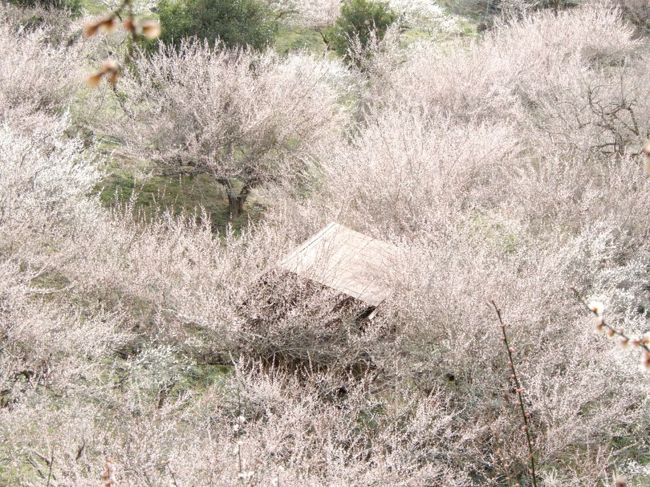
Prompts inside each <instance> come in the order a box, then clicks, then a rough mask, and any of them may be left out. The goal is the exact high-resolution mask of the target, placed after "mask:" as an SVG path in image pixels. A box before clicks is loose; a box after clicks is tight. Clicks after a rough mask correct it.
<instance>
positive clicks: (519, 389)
mask: <svg viewBox="0 0 650 487" xmlns="http://www.w3.org/2000/svg"><path fill="white" fill-rule="evenodd" d="M490 304H491V305H492V307H493V308H494V312H495V313H496V315H497V318H498V320H499V326H500V327H501V336H502V338H503V345H504V346H505V348H506V352H507V353H508V364H509V365H510V372H511V374H512V375H511V376H510V378H511V379H512V382H513V384H514V386H515V392H516V393H517V400H518V401H519V411H520V412H521V422H522V425H523V426H522V429H523V431H524V434H525V435H526V446H527V447H528V464H529V465H530V470H529V474H530V480H531V482H532V483H533V487H537V475H536V474H535V451H534V450H533V441H532V432H531V427H530V421H529V418H530V414H529V413H528V412H526V404H525V401H524V391H525V390H524V388H523V386H522V385H521V382H520V381H519V376H518V375H517V369H516V367H515V362H514V360H513V358H512V356H513V354H514V352H515V349H514V348H513V347H512V346H510V343H509V342H508V333H507V331H506V325H505V323H504V322H503V318H502V316H501V310H500V309H499V307H498V306H497V305H496V303H495V302H494V301H490Z"/></svg>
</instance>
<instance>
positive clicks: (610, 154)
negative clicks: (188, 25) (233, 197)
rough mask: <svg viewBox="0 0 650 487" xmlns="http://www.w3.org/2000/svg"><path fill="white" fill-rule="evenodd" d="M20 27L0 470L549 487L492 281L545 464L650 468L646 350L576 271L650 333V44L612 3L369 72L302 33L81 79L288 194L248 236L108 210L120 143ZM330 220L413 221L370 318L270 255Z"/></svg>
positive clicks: (131, 477)
mask: <svg viewBox="0 0 650 487" xmlns="http://www.w3.org/2000/svg"><path fill="white" fill-rule="evenodd" d="M0 35H2V36H4V37H3V38H2V39H3V42H2V43H1V44H0V46H1V47H0V49H3V48H5V46H13V47H15V48H16V49H14V50H11V49H8V50H7V51H6V54H7V56H14V57H15V56H19V57H18V58H17V59H20V60H22V64H20V65H18V67H16V68H14V69H20V70H22V71H21V72H25V73H27V75H25V76H26V78H25V79H29V80H32V81H30V83H31V84H30V83H22V84H21V83H19V82H18V81H11V80H14V79H15V80H18V77H19V75H16V77H15V78H12V77H10V78H8V79H9V80H10V81H11V83H13V84H12V85H11V86H14V87H15V89H16V90H18V91H16V92H14V91H9V90H7V93H6V94H4V93H5V92H4V91H3V90H4V88H5V85H4V84H3V85H1V86H0V93H2V97H3V98H0V103H2V105H1V106H2V110H3V113H4V114H5V115H4V118H3V125H2V128H1V129H0V159H1V160H2V165H0V256H2V259H1V261H0V370H1V372H0V438H2V439H3V440H2V442H0V462H1V465H2V468H0V481H2V482H5V483H7V484H10V485H15V484H19V485H20V484H21V483H22V484H23V485H42V484H44V483H47V482H48V480H47V479H48V478H49V479H50V484H51V485H98V484H99V482H100V480H101V479H102V472H108V473H106V474H105V475H104V477H105V479H104V480H105V481H106V482H108V480H106V478H109V477H111V476H112V477H113V478H114V481H115V482H116V483H117V484H118V485H157V484H171V485H235V484H237V483H238V482H239V483H241V484H244V485H324V484H328V485H446V486H447V485H448V486H454V485H457V486H467V485H508V483H510V484H514V483H515V482H519V484H520V485H529V484H530V477H529V475H528V474H527V465H528V448H527V446H526V441H525V437H524V436H523V434H522V431H521V417H520V415H519V413H518V410H517V408H518V407H519V405H518V404H517V402H516V393H517V391H516V384H513V383H512V381H511V378H510V371H509V365H508V359H507V356H506V354H505V353H504V351H503V347H502V344H501V342H500V340H501V335H500V330H499V327H498V325H497V324H496V323H495V316H494V310H493V309H491V308H490V307H489V306H488V302H489V301H490V300H494V301H495V302H496V303H498V305H499V307H500V308H501V309H502V312H503V319H504V323H505V324H506V325H507V327H508V339H509V342H510V345H511V346H512V347H513V348H514V351H513V352H512V353H513V360H514V361H515V362H516V364H517V375H518V379H519V382H520V384H519V385H520V386H521V387H523V388H524V389H525V394H524V397H525V400H526V401H527V402H526V404H525V407H526V411H527V412H528V413H530V417H529V420H530V428H531V431H532V433H533V435H532V438H531V442H532V447H533V451H534V452H535V455H536V458H535V460H536V468H537V470H538V471H537V477H538V479H539V481H540V483H541V485H548V486H560V485H561V486H567V485H568V486H584V485H611V483H612V479H613V478H614V476H615V475H618V474H625V475H627V476H628V478H630V479H632V480H637V479H638V480H639V481H643V480H644V479H645V478H647V471H646V472H645V473H644V468H646V469H647V467H644V466H643V465H639V464H638V462H639V461H640V459H642V458H643V454H644V452H647V450H648V447H649V445H648V439H647V431H648V428H649V427H650V417H649V415H648V411H650V404H649V399H648V398H650V382H648V378H647V372H644V371H643V370H641V369H640V364H639V361H638V357H636V356H635V355H634V354H628V353H621V351H620V350H619V349H617V348H615V347H612V346H610V344H609V343H607V341H606V340H602V339H601V338H600V337H598V335H596V334H595V333H593V324H592V323H591V321H590V320H589V317H588V316H586V315H585V312H584V309H583V308H582V307H581V306H580V304H579V303H576V302H575V299H574V296H573V294H572V292H571V290H570V289H571V288H572V287H573V288H576V289H577V290H578V291H579V292H580V293H581V294H582V295H584V296H586V297H595V298H598V299H600V300H602V301H604V302H606V304H607V307H608V320H610V321H611V322H616V323H617V324H618V325H620V326H621V327H622V328H624V329H625V330H626V331H629V333H631V334H634V335H639V336H641V335H643V334H644V333H647V331H648V328H647V326H648V325H647V316H648V311H647V310H648V309H650V296H649V295H648V281H649V279H650V267H649V259H648V255H650V248H649V244H648V242H650V239H649V237H650V235H649V232H650V231H649V229H650V221H649V218H650V216H649V215H650V196H649V195H650V191H649V190H650V187H649V185H650V182H649V181H648V179H647V178H645V177H644V173H643V170H642V167H641V166H642V161H641V160H640V157H639V156H638V155H637V152H638V151H639V149H640V146H641V143H642V142H643V139H644V137H645V131H646V130H647V123H648V122H647V120H648V110H647V103H648V99H647V96H646V93H645V91H644V89H647V88H646V84H644V83H643V82H642V81H643V80H644V79H645V77H646V73H647V67H646V63H645V59H647V54H646V53H645V47H644V45H643V43H642V42H641V41H637V40H632V32H631V29H630V28H629V27H628V26H626V25H625V24H623V23H622V22H621V20H620V18H619V13H618V12H617V11H615V10H610V9H608V8H605V7H602V6H586V7H584V8H580V9H575V10H572V11H570V12H566V13H561V14H560V15H558V16H557V17H556V16H554V15H547V14H543V13H542V14H536V15H535V16H533V17H530V18H528V17H526V18H525V19H523V20H521V21H520V22H516V23H513V24H511V25H507V26H506V25H504V26H500V27H498V28H497V29H495V30H494V32H492V33H490V34H489V35H488V36H486V37H485V38H483V39H481V40H478V41H476V42H475V43H474V44H472V45H471V46H468V47H454V48H453V49H451V48H450V49H449V50H448V51H443V50H442V49H436V48H435V46H426V47H425V46H422V47H419V48H417V49H412V50H409V51H402V52H398V51H397V50H396V49H395V50H394V49H386V50H384V51H381V52H380V51H378V52H377V54H376V55H375V56H374V59H373V61H372V62H373V63H376V69H374V70H369V71H367V72H366V74H365V76H367V84H365V85H364V84H363V83H360V82H359V79H360V78H359V76H360V75H358V74H354V75H353V74H349V73H347V72H346V71H345V69H344V68H343V67H342V66H341V65H340V64H338V63H333V62H330V61H325V60H317V59H313V58H310V57H307V56H305V55H292V56H289V57H288V58H279V57H276V56H275V55H273V54H261V55H257V54H255V55H253V54H250V53H246V52H231V51H223V50H220V49H219V48H217V49H216V50H213V51H211V50H209V49H207V48H204V47H203V46H200V45H196V44H193V45H188V46H186V47H185V48H184V50H182V51H181V52H180V54H177V53H174V52H172V51H169V50H167V49H165V48H163V49H162V50H161V51H160V52H158V53H155V54H153V55H152V56H151V57H150V58H147V57H142V58H138V59H136V60H135V68H134V70H133V71H132V72H130V73H126V74H125V76H124V78H123V79H121V80H120V83H119V84H118V85H117V92H115V93H114V92H108V91H105V90H104V91H102V90H100V91H98V92H97V93H96V94H95V95H93V98H92V99H90V100H86V102H87V103H89V106H88V110H95V113H96V114H97V117H96V119H97V120H100V119H104V118H106V119H110V120H111V121H110V123H109V122H108V121H104V122H103V123H101V124H100V125H99V126H96V127H93V129H94V130H95V131H96V133H97V135H104V136H105V135H107V134H108V135H112V136H115V138H116V140H117V139H119V140H120V141H121V143H123V144H124V146H125V147H126V149H127V150H130V151H131V153H132V154H134V155H137V156H138V157H141V158H147V159H152V160H155V161H158V162H161V163H163V164H165V165H167V166H168V167H170V166H171V167H174V168H175V169H176V170H185V169H186V168H188V167H189V168H190V169H192V168H196V167H200V168H202V169H205V170H208V171H212V172H213V173H214V174H215V175H216V176H217V177H219V176H223V177H228V178H231V179H233V180H237V183H239V181H241V180H244V179H245V178H246V177H251V178H252V179H251V181H255V183H256V184H258V183H259V186H257V188H256V189H257V191H258V196H259V197H260V198H261V199H263V200H264V201H265V204H266V205H267V209H266V213H265V218H264V219H263V221H261V222H260V223H258V224H255V225H251V226H249V227H248V228H247V229H245V230H244V231H242V233H241V234H238V235H236V234H234V233H232V232H231V233H226V234H223V235H215V234H213V233H212V232H211V229H210V225H209V222H206V218H205V217H204V218H200V219H197V218H194V217H195V215H185V216H184V217H183V216H182V217H172V216H170V215H167V216H165V217H162V218H160V219H159V220H157V221H154V222H151V223H149V224H146V225H143V224H140V223H137V222H136V221H134V219H133V218H132V217H131V216H130V214H131V212H130V211H128V210H129V208H126V210H127V211H120V210H114V211H113V212H108V211H107V210H105V209H102V208H101V207H100V206H99V203H98V202H97V201H96V199H95V197H93V196H92V194H93V192H94V188H95V185H96V184H97V181H98V174H97V170H96V168H97V158H96V156H95V155H94V153H95V152H96V150H95V149H94V148H93V147H92V146H84V145H82V144H81V143H80V142H79V141H78V140H77V139H74V138H70V136H69V135H66V134H67V133H70V132H71V131H70V130H68V128H69V125H68V124H69V120H68V119H66V118H65V117H63V118H61V117H60V116H59V115H58V114H57V113H56V112H57V111H59V110H60V109H65V108H66V107H67V106H69V103H70V100H69V98H68V96H69V92H68V91H66V90H67V89H72V88H66V87H65V86H64V85H59V84H58V83H63V81H62V80H65V82H66V83H72V84H71V85H70V86H74V82H72V81H70V80H72V79H73V78H72V77H71V76H72V75H71V74H70V73H72V68H69V70H68V71H66V72H61V77H60V78H57V77H52V76H49V77H47V78H45V73H46V70H45V69H46V68H44V67H43V68H42V69H43V71H42V72H41V71H40V70H41V66H40V64H38V63H33V62H32V60H33V59H36V60H40V59H41V58H39V57H38V56H39V55H40V53H42V52H46V53H48V55H47V56H46V57H44V58H43V63H44V66H49V64H47V63H48V62H50V60H52V59H54V60H56V59H59V58H57V57H56V56H58V55H60V56H63V54H60V51H59V48H55V47H52V48H51V49H53V51H52V52H51V53H50V51H47V50H46V51H42V46H41V44H39V43H38V42H37V41H36V40H34V38H33V37H31V36H34V35H36V34H29V35H27V34H24V33H16V32H14V31H11V30H9V29H7V30H0ZM4 40H6V43H5V42H4ZM30 49H31V51H30ZM48 49H50V48H48ZM61 49H62V48H61ZM3 52H4V51H3ZM61 52H62V51H61ZM20 56H22V57H20ZM382 56H384V57H382ZM0 59H2V60H1V61H0V63H3V62H4V58H0ZM52 62H53V66H51V68H52V69H55V68H56V67H57V66H58V64H57V63H55V62H54V61H52ZM60 62H61V63H64V65H65V66H74V65H75V64H74V62H72V61H69V60H68V61H65V60H63V58H61V60H60ZM66 63H72V64H66ZM382 63H384V64H383V65H382ZM11 66H14V65H13V64H11ZM10 72H11V71H10ZM16 72H17V71H16ZM54 72H58V71H56V70H55V71H54ZM2 73H3V74H4V73H5V71H2ZM30 73H31V74H30ZM64 75H67V77H66V76H64ZM79 78H81V76H80V77H79ZM46 79H49V80H50V83H51V84H48V83H47V82H46V81H45V80H46ZM7 86H9V85H7ZM66 86H68V85H66ZM361 89H364V90H365V92H360V91H359V90H361ZM31 90H35V91H33V92H32V91H31ZM14 93H18V94H19V95H15V94H14ZM50 93H53V94H50ZM66 93H68V95H66ZM36 94H38V96H37V95H36ZM95 96H96V98H94V97H95ZM41 97H42V101H40V100H41ZM35 100H36V101H35ZM100 101H103V103H105V104H106V105H100V104H99V102H100ZM357 103H360V104H361V105H363V106H364V107H365V108H366V109H365V111H364V113H363V116H362V118H361V120H360V121H358V123H356V124H352V122H351V121H350V119H351V118H352V117H350V111H349V107H350V106H356V104H357ZM342 107H348V108H347V109H345V108H342ZM23 113H29V114H30V116H31V117H32V119H31V120H33V123H30V124H29V125H26V124H25V123H24V120H25V117H24V116H23ZM93 120H95V119H93ZM634 120H636V127H635V124H634ZM611 143H614V144H615V145H609V144H611ZM296 182H298V183H299V184H298V185H296ZM238 189H239V188H238ZM332 220H336V221H339V222H341V223H344V224H347V225H349V226H351V227H353V228H355V229H357V230H360V231H363V232H365V233H367V234H370V235H372V236H374V237H378V238H381V239H384V240H387V241H390V242H392V243H393V244H395V245H396V246H397V247H398V248H399V263H398V264H399V265H397V266H395V267H394V268H387V269H386V278H387V279H388V280H389V281H390V282H391V283H392V284H393V287H394V293H393V295H392V296H391V297H390V298H389V299H388V300H387V302H385V303H384V304H382V305H381V307H380V309H379V312H378V314H377V317H376V318H375V320H374V321H373V322H372V323H370V324H368V323H360V322H359V321H357V320H355V319H354V318H355V316H354V313H353V311H354V310H351V309H349V308H346V307H345V306H343V307H342V309H337V305H338V303H339V301H338V298H337V297H333V296H331V295H330V294H328V293H327V292H322V290H320V289H318V288H316V289H314V288H309V287H305V284H304V283H302V282H299V281H298V282H295V283H294V282H292V281H291V280H289V279H284V278H282V277H278V278H277V279H271V278H270V277H269V273H268V272H269V270H271V269H272V267H273V264H274V263H275V262H277V260H278V259H279V258H281V257H282V256H283V255H285V254H286V253H287V252H288V250H289V249H291V248H292V247H293V246H294V245H295V244H296V243H297V242H300V241H302V240H303V239H305V238H306V237H308V236H309V235H311V234H313V233H314V232H315V231H316V230H318V229H320V227H322V225H323V224H325V223H326V222H328V221H332ZM197 221H202V222H203V223H196V222H197ZM271 275H272V274H271ZM276 277H277V276H276ZM265 281H266V282H265ZM285 304H286V306H285ZM280 359H282V360H280ZM287 363H290V364H293V365H295V364H299V365H300V367H299V369H298V368H296V367H286V364H287ZM359 363H363V364H367V367H355V366H357V365H358V364H359ZM224 365H234V366H233V367H231V369H230V372H229V373H224V372H223V369H222V367H223V366H224ZM210 374H212V375H210ZM635 462H636V463H635ZM106 465H108V468H106Z"/></svg>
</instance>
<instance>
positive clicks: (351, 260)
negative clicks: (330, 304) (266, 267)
mask: <svg viewBox="0 0 650 487" xmlns="http://www.w3.org/2000/svg"><path fill="white" fill-rule="evenodd" d="M396 257H397V248H396V247H395V246H394V245H391V244H389V243H386V242H382V241H381V240H377V239H374V238H371V237H368V236H367V235H363V234H362V233H359V232H355V231H354V230H351V229H349V228H347V227H345V226H343V225H340V224H338V223H330V224H329V225H327V226H326V227H325V228H323V229H322V230H321V231H320V232H318V233H317V234H316V235H314V236H313V237H311V238H310V239H309V240H307V241H306V242H304V243H303V244H301V245H300V246H298V247H297V248H296V249H295V250H293V251H292V252H291V253H290V254H289V255H288V256H287V257H285V258H284V259H283V260H282V261H280V263H279V267H280V268H281V269H283V270H285V271H288V272H291V273H293V274H296V275H297V276H299V277H302V278H305V279H309V280H310V281H314V282H317V283H319V284H321V285H323V286H326V287H328V288H331V289H333V290H335V291H338V292H340V293H342V294H345V295H347V296H350V297H352V298H354V299H355V300H358V301H361V302H363V303H366V304H367V305H368V306H371V307H373V308H376V307H377V306H379V305H380V304H381V303H382V302H383V301H384V300H385V299H386V298H387V297H388V296H389V295H390V293H391V289H390V286H389V285H388V283H387V282H386V271H387V270H388V269H390V268H391V267H393V266H394V264H395V260H396Z"/></svg>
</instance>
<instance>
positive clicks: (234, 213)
mask: <svg viewBox="0 0 650 487" xmlns="http://www.w3.org/2000/svg"><path fill="white" fill-rule="evenodd" d="M244 203H246V196H243V197H242V195H241V194H237V193H235V192H234V191H231V190H228V213H229V219H230V221H233V220H235V219H237V218H239V217H240V215H241V214H242V211H243V210H244Z"/></svg>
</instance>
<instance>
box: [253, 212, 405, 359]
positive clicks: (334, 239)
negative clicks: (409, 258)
mask: <svg viewBox="0 0 650 487" xmlns="http://www.w3.org/2000/svg"><path fill="white" fill-rule="evenodd" d="M396 257H397V249H396V247H394V246H393V245H390V244H388V243H386V242H382V241H379V240H376V239H374V238H371V237H368V236H366V235H363V234H361V233H359V232H355V231H353V230H351V229H349V228H346V227H345V226H343V225H339V224H337V223H330V224H329V225H327V226H326V227H325V228H323V229H322V230H321V231H319V232H318V233H317V234H315V235H314V236H312V237H311V238H309V239H308V240H307V241H306V242H304V243H302V244H301V245H299V246H298V247H297V248H295V249H294V250H293V251H291V252H290V253H289V254H288V255H287V256H286V257H285V258H284V259H282V260H281V261H280V262H278V263H277V264H276V265H275V266H274V267H273V268H271V269H269V270H268V271H267V272H265V273H264V275H263V276H261V277H260V279H259V281H258V285H256V286H253V287H252V288H251V289H250V292H249V293H248V296H247V299H246V301H245V302H244V303H243V304H242V307H241V310H240V311H241V314H242V317H243V318H244V320H245V322H244V324H243V326H242V330H243V331H244V333H243V335H242V337H243V339H242V342H241V344H242V351H243V352H244V353H246V354H250V355H254V356H257V357H259V358H261V359H262V361H263V363H268V364H270V365H274V366H277V365H283V366H289V367H292V368H296V369H300V368H301V367H305V366H307V364H308V368H309V369H310V370H315V369H317V368H320V367H323V368H326V367H328V366H329V365H331V364H332V363H338V364H340V363H341V362H342V361H345V362H346V364H347V365H345V368H346V370H349V371H364V370H368V369H369V368H372V367H373V365H372V360H371V359H370V356H369V355H368V354H367V353H366V351H365V350H362V349H359V346H360V344H361V342H360V341H357V340H355V339H354V338H353V337H354V336H355V335H356V336H360V335H361V334H363V333H364V332H365V330H366V326H367V325H368V323H369V322H370V320H372V318H374V316H375V314H376V313H377V311H378V309H379V308H378V307H379V306H380V305H381V303H382V302H384V301H385V300H386V298H387V297H388V296H389V295H390V293H391V288H390V285H389V284H388V282H387V280H386V277H387V273H386V271H387V270H390V269H391V268H393V265H394V262H395V260H396ZM315 344H317V346H315Z"/></svg>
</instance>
